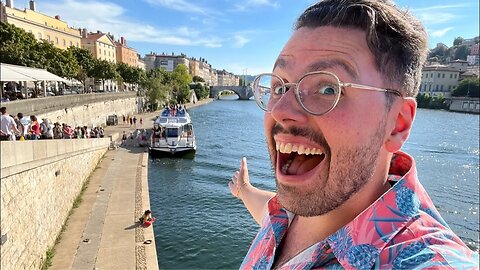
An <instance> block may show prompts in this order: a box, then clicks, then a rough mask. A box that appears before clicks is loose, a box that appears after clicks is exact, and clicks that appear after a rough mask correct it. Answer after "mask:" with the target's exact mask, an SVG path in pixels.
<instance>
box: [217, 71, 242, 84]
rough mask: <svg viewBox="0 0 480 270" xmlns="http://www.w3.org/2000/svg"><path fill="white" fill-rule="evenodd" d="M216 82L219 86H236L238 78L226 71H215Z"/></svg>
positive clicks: (238, 81)
mask: <svg viewBox="0 0 480 270" xmlns="http://www.w3.org/2000/svg"><path fill="white" fill-rule="evenodd" d="M217 80H218V85H219V86H237V85H239V83H240V78H239V77H238V76H237V75H235V74H233V73H231V72H228V71H226V70H217Z"/></svg>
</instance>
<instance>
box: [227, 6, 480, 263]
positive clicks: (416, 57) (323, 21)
mask: <svg viewBox="0 0 480 270" xmlns="http://www.w3.org/2000/svg"><path fill="white" fill-rule="evenodd" d="M426 52H427V40H426V33H425V30H424V28H423V27H422V26H421V24H420V23H419V22H418V21H417V20H416V19H415V18H413V17H412V16H411V15H409V14H408V13H407V12H405V11H402V10H399V9H398V8H397V7H396V6H394V5H393V4H391V3H390V2H387V1H380V0H327V1H322V2H319V3H316V4H314V5H313V6H311V7H309V8H308V9H307V10H306V11H305V12H304V13H303V14H302V15H301V16H300V17H299V19H298V20H297V22H296V26H295V30H294V32H293V34H292V36H291V38H290V39H289V41H288V42H287V43H286V45H285V46H284V48H283V50H282V51H281V53H280V55H279V57H278V59H277V61H276V63H275V66H274V68H273V71H272V73H271V74H262V75H260V76H259V77H257V78H256V79H255V81H254V83H253V90H254V94H255V98H256V101H257V103H258V105H259V106H260V107H261V108H262V109H264V110H265V111H266V112H265V119H264V128H265V134H266V141H267V145H268V150H269V153H270V158H271V161H272V166H273V168H274V171H275V176H276V184H277V193H272V192H268V191H264V190H260V189H257V188H255V187H253V186H252V185H251V184H250V181H249V177H248V169H247V164H246V160H245V159H243V160H242V163H241V167H240V170H239V171H237V172H236V173H235V174H234V176H233V177H232V181H231V182H229V187H230V190H231V192H232V194H233V195H234V196H236V197H238V198H240V199H241V200H242V201H243V203H244V204H245V206H246V208H247V209H248V210H249V212H250V213H251V214H252V216H253V218H254V219H255V220H256V221H257V222H258V223H259V224H260V225H261V229H260V231H259V233H258V234H257V236H256V238H255V240H254V241H253V243H252V245H251V247H250V250H249V252H248V253H247V255H246V257H245V259H244V261H243V263H242V266H241V268H246V269H251V268H254V269H268V268H282V269H309V268H335V269H341V268H346V269H355V268H361V269H364V268H365V269H367V268H368V269H370V268H375V269H392V268H394V269H411V268H442V267H445V268H478V254H477V253H474V252H472V251H471V250H470V249H468V248H467V247H466V246H465V244H464V243H463V242H462V241H461V240H460V239H459V238H458V237H457V236H456V235H455V234H454V233H453V232H452V231H451V230H450V229H449V227H448V225H447V224H446V223H445V222H444V220H443V219H442V218H441V217H440V214H439V213H438V211H437V210H436V209H435V207H434V205H433V203H432V201H431V199H430V198H429V197H428V195H427V193H426V191H425V190H424V188H423V187H422V185H421V184H420V182H419V180H418V179H417V176H416V168H415V162H414V160H413V158H412V157H411V156H409V155H408V154H406V153H403V152H401V151H400V148H401V147H402V145H403V144H404V143H405V141H406V140H407V138H408V136H409V134H410V130H411V127H412V124H413V119H414V117H415V112H416V102H415V99H414V97H415V95H416V94H417V89H418V86H419V82H420V77H421V67H422V65H423V62H424V60H425V58H426ZM264 82H268V83H267V84H263V83H264Z"/></svg>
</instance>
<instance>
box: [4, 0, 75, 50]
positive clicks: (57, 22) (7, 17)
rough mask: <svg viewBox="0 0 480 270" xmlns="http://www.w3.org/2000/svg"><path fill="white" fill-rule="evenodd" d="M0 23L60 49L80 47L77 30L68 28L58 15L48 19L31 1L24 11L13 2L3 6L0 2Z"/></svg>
mask: <svg viewBox="0 0 480 270" xmlns="http://www.w3.org/2000/svg"><path fill="white" fill-rule="evenodd" d="M0 21H1V22H6V23H10V24H13V25H15V26H16V27H18V28H22V29H23V30H25V31H26V32H28V33H31V34H33V35H34V36H35V38H36V39H37V40H38V41H40V40H47V41H48V42H50V43H51V44H52V45H54V46H55V47H57V48H60V49H67V48H68V47H71V46H75V47H80V45H81V41H80V38H81V36H80V31H79V30H78V29H75V28H72V27H69V26H68V24H67V23H66V22H64V21H62V20H61V19H60V16H59V15H56V16H55V17H50V16H47V15H45V14H42V13H40V12H38V11H37V9H36V3H35V1H33V0H30V1H29V8H24V9H19V8H16V7H15V5H14V0H7V1H6V4H5V5H4V4H3V2H1V3H0Z"/></svg>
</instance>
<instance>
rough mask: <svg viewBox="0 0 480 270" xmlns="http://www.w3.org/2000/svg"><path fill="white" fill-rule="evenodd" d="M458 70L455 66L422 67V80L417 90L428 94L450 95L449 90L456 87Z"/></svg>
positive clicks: (458, 75) (458, 77) (458, 76)
mask: <svg viewBox="0 0 480 270" xmlns="http://www.w3.org/2000/svg"><path fill="white" fill-rule="evenodd" d="M459 79H460V71H459V70H458V69H456V68H455V67H450V66H443V65H433V66H425V67H424V68H423V69H422V80H421V83H420V89H419V92H420V93H422V94H429V95H430V96H440V95H443V96H444V97H450V95H451V92H452V91H453V90H454V89H455V87H457V85H458V83H459Z"/></svg>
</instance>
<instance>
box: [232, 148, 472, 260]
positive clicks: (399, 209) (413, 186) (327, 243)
mask: <svg viewBox="0 0 480 270" xmlns="http://www.w3.org/2000/svg"><path fill="white" fill-rule="evenodd" d="M388 180H389V181H390V183H392V185H393V187H392V188H390V190H388V191H387V192H386V193H385V194H383V195H382V196H381V197H380V198H379V199H378V200H376V201H375V202H374V203H373V204H372V205H370V206H369V207H368V208H367V209H366V210H365V211H363V212H362V213H361V214H359V215H358V216H357V217H356V218H355V219H353V220H352V221H351V222H350V223H348V224H347V225H345V226H344V227H342V228H341V229H339V230H338V231H337V232H335V233H333V234H332V235H330V236H329V237H327V238H326V239H325V240H323V241H321V242H319V243H316V244H314V245H312V246H310V247H309V248H307V249H306V250H304V251H302V252H301V253H300V254H298V255H296V256H295V257H294V258H292V259H291V260H289V261H288V262H287V263H285V264H284V265H281V266H280V267H279V268H280V269H343V268H345V269H372V268H374V269H424V268H429V269H432V268H446V269H478V267H479V265H478V260H479V256H478V253H476V252H473V251H472V250H470V249H469V248H468V247H467V246H466V245H465V244H464V243H463V242H462V241H461V240H460V239H459V238H458V236H456V235H455V234H454V233H453V232H452V230H451V229H450V228H449V227H448V225H447V224H446V223H445V221H444V220H443V218H442V217H441V216H440V214H439V213H438V211H437V210H436V209H435V206H434V205H433V202H432V200H431V199H430V197H429V196H428V195H427V192H426V191H425V189H424V188H423V186H422V185H421V184H420V182H419V181H418V179H417V172H416V168H415V161H414V160H413V158H412V157H411V156H409V155H407V154H406V153H402V152H398V153H397V154H396V155H395V156H394V158H393V159H392V163H391V166H390V172H389V176H388ZM293 217H294V214H293V213H290V212H288V211H286V210H285V209H283V208H282V206H281V205H280V204H279V203H278V200H277V198H276V197H273V198H272V199H271V200H270V201H269V202H268V215H266V216H265V218H264V220H263V224H262V228H261V229H260V231H259V232H258V234H257V236H256V238H255V239H254V240H253V243H252V245H251V247H250V250H249V251H248V253H247V256H246V257H245V259H244V261H243V263H242V266H241V269H270V268H271V266H272V264H273V262H274V259H275V251H276V249H277V248H278V246H279V244H280V242H281V240H282V238H283V236H284V235H285V233H286V231H287V230H288V226H289V224H290V222H291V221H292V220H293Z"/></svg>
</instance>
